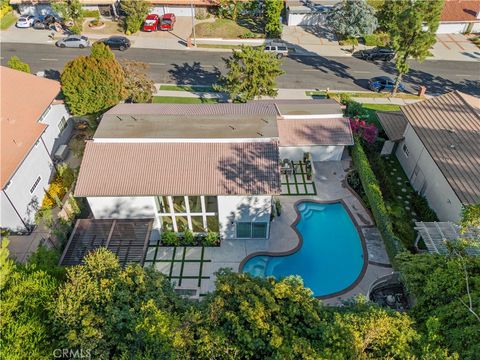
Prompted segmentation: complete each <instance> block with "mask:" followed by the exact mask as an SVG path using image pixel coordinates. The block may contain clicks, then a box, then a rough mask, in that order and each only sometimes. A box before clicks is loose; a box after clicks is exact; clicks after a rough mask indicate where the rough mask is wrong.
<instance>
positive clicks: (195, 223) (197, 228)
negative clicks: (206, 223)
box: [192, 216, 205, 232]
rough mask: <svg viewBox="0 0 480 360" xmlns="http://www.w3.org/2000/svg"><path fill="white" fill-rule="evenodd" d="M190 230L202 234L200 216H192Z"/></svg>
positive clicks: (201, 219) (201, 218)
mask: <svg viewBox="0 0 480 360" xmlns="http://www.w3.org/2000/svg"><path fill="white" fill-rule="evenodd" d="M192 228H193V229H192V230H193V231H194V232H204V231H205V229H204V228H203V217H201V216H192Z"/></svg>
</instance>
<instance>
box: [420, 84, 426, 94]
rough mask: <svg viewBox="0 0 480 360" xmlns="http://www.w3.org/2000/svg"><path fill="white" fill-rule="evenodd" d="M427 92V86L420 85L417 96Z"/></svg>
mask: <svg viewBox="0 0 480 360" xmlns="http://www.w3.org/2000/svg"><path fill="white" fill-rule="evenodd" d="M426 92H427V88H426V87H425V86H423V85H422V86H420V87H419V88H418V96H425V93H426Z"/></svg>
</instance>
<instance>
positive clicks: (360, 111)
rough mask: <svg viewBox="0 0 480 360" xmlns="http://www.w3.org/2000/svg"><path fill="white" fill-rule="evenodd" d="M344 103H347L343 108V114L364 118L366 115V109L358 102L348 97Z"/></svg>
mask: <svg viewBox="0 0 480 360" xmlns="http://www.w3.org/2000/svg"><path fill="white" fill-rule="evenodd" d="M345 105H347V108H346V109H345V116H348V117H359V118H364V117H365V116H367V110H365V108H364V107H363V106H362V104H360V103H359V102H356V101H354V100H350V99H348V101H347V102H346V103H345Z"/></svg>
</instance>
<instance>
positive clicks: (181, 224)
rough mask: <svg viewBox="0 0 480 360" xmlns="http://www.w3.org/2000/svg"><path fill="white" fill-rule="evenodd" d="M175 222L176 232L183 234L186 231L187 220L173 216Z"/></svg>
mask: <svg viewBox="0 0 480 360" xmlns="http://www.w3.org/2000/svg"><path fill="white" fill-rule="evenodd" d="M175 219H176V220H177V231H178V232H184V231H185V230H187V229H188V220H187V217H186V216H175Z"/></svg>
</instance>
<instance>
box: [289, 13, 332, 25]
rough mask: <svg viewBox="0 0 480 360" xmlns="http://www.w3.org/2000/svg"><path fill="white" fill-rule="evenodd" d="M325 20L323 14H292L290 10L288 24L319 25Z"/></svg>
mask: <svg viewBox="0 0 480 360" xmlns="http://www.w3.org/2000/svg"><path fill="white" fill-rule="evenodd" d="M324 22H325V15H323V14H292V13H290V12H288V17H287V24H288V26H317V25H319V24H323V23H324Z"/></svg>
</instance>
